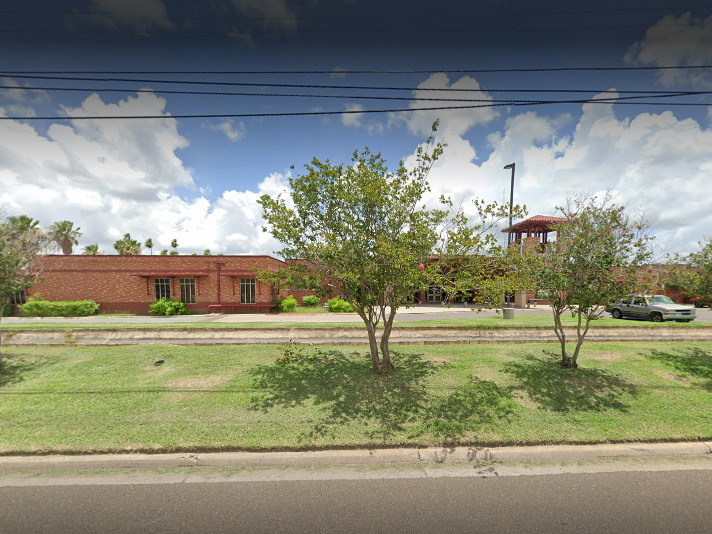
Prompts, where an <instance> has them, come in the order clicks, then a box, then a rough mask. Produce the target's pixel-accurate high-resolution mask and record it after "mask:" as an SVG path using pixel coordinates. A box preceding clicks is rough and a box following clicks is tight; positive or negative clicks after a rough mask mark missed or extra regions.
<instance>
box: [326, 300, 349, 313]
mask: <svg viewBox="0 0 712 534" xmlns="http://www.w3.org/2000/svg"><path fill="white" fill-rule="evenodd" d="M326 305H327V306H328V307H329V311H330V312H332V313H353V311H354V309H353V308H352V307H351V304H349V303H348V302H346V301H345V300H341V299H340V298H339V297H334V298H333V299H329V301H328V302H327V303H326Z"/></svg>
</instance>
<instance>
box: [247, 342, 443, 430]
mask: <svg viewBox="0 0 712 534" xmlns="http://www.w3.org/2000/svg"><path fill="white" fill-rule="evenodd" d="M392 359H393V362H394V364H395V366H396V369H395V370H394V371H392V372H390V373H384V374H377V373H374V372H373V371H372V370H371V362H370V359H368V358H367V357H365V356H364V355H363V354H360V353H358V352H354V353H350V354H344V353H343V352H341V351H340V350H329V351H323V350H317V352H316V353H315V354H311V355H308V356H306V357H305V356H302V357H298V358H296V359H295V360H294V361H291V362H288V363H279V362H277V363H274V364H271V365H262V366H258V367H256V368H254V369H253V370H251V371H250V374H251V375H252V379H253V383H254V386H255V387H256V388H257V391H258V392H257V393H256V394H255V395H254V396H253V398H252V399H251V408H252V409H254V410H261V411H265V412H266V411H268V410H270V409H272V408H275V407H277V406H281V407H298V406H307V405H314V406H317V407H318V408H319V409H320V410H321V411H322V412H325V413H326V418H325V419H322V420H321V422H320V423H317V424H316V426H315V428H314V430H313V431H312V432H311V433H310V434H309V437H314V436H315V435H321V434H328V433H330V432H331V430H330V429H331V428H332V427H334V426H336V425H345V424H363V423H369V422H370V423H371V427H373V424H375V426H376V428H375V429H373V432H374V433H379V434H380V433H382V432H383V433H386V432H390V431H392V430H401V429H402V428H403V425H405V424H406V423H408V422H409V421H412V420H414V419H415V418H416V417H417V414H418V413H420V412H421V411H422V409H423V406H424V402H425V398H426V395H425V392H424V391H423V386H422V381H423V379H424V378H426V377H427V376H429V375H430V374H431V373H432V372H433V371H434V367H433V366H432V364H431V363H430V362H429V361H427V360H424V359H423V358H422V356H421V355H417V354H400V353H397V352H392Z"/></svg>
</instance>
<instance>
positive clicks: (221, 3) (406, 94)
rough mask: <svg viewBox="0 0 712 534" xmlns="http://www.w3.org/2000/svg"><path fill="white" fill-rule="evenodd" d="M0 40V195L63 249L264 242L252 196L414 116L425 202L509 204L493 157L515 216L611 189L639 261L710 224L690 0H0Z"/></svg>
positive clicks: (383, 143) (390, 148)
mask: <svg viewBox="0 0 712 534" xmlns="http://www.w3.org/2000/svg"><path fill="white" fill-rule="evenodd" d="M705 3H706V4H708V5H707V7H705V6H704V5H703V4H705ZM464 4H467V5H466V6H465V5H464ZM0 49H1V50H2V51H3V53H2V55H1V56H0V118H1V119H2V120H0V209H1V210H2V211H4V212H5V214H6V215H19V214H26V215H29V216H31V217H33V218H34V219H37V220H39V221H40V224H41V226H43V227H45V228H46V227H47V226H49V225H50V224H52V223H53V222H55V221H60V220H70V221H72V222H73V223H74V225H75V227H80V228H81V232H82V235H81V237H80V238H79V247H77V252H79V251H81V248H82V247H83V246H85V245H88V244H94V243H96V244H98V245H99V246H100V248H101V249H102V250H103V251H104V252H105V253H107V254H114V253H115V251H114V250H113V246H112V245H113V243H114V241H116V240H117V239H119V238H121V237H122V236H123V235H124V234H125V233H130V234H131V236H132V237H133V238H134V239H138V240H140V241H145V240H146V239H147V238H151V239H152V240H153V242H154V250H153V253H154V254H155V253H158V251H159V250H160V249H163V248H166V249H169V248H170V243H171V240H173V239H176V240H177V241H178V244H179V247H178V251H179V252H180V253H181V254H190V253H194V252H197V253H199V254H202V253H203V251H204V250H205V249H209V250H210V251H211V252H212V253H213V254H217V253H224V254H269V255H276V254H275V252H277V251H279V250H280V248H281V247H280V244H279V243H278V242H276V241H275V240H274V239H273V238H272V237H271V236H270V235H269V234H268V233H265V232H263V231H262V227H263V220H262V218H261V209H260V206H259V205H258V204H257V202H256V201H257V199H258V198H259V197H260V196H261V195H262V194H265V193H266V194H270V195H278V194H280V193H284V191H286V190H288V178H289V177H290V176H295V175H296V174H298V173H301V172H303V169H304V167H303V166H304V164H306V163H308V162H310V161H311V160H312V158H314V157H316V158H318V159H320V160H325V159H329V160H330V161H332V162H334V163H341V162H348V161H349V160H350V157H351V154H352V153H353V151H354V150H360V149H362V148H363V147H364V146H368V147H369V148H370V149H371V150H373V151H380V152H381V153H382V154H383V156H384V157H385V158H386V160H387V161H388V164H389V167H390V168H391V169H396V168H397V166H398V163H399V161H400V160H403V161H404V162H405V164H406V165H408V164H410V163H411V162H412V161H413V159H414V153H415V151H416V148H417V147H418V145H419V144H420V143H423V142H424V140H425V139H426V138H427V136H428V133H429V131H430V126H431V124H432V123H433V121H435V120H439V121H440V127H439V130H438V133H437V140H438V141H442V142H445V143H446V144H447V147H446V149H445V153H444V155H443V157H442V158H441V159H440V160H439V161H438V162H437V164H436V166H435V167H434V168H433V169H432V171H431V173H430V176H429V182H430V185H431V189H432V194H431V196H430V197H429V198H428V199H426V200H427V201H429V202H432V201H433V199H435V198H437V197H438V196H439V195H440V194H446V195H449V196H451V198H452V199H453V200H454V201H455V202H456V203H457V204H460V203H462V205H463V206H464V207H465V208H466V209H468V210H469V209H470V208H469V206H470V201H471V200H472V198H480V199H484V200H487V201H498V202H502V201H508V199H509V194H510V189H509V188H510V177H511V175H510V171H509V170H505V169H503V167H504V166H505V165H507V164H509V163H515V164H516V171H515V186H514V202H515V203H517V204H524V205H526V206H527V209H528V213H529V215H530V216H531V215H552V214H555V208H556V206H558V205H562V204H563V203H564V202H565V200H566V196H567V194H568V193H572V192H573V193H584V194H586V193H591V194H594V193H598V192H603V191H611V192H613V193H614V194H615V195H616V201H617V202H619V203H623V204H626V205H627V206H628V208H629V209H630V210H631V212H639V213H643V214H644V215H645V217H646V218H647V219H648V220H649V221H650V224H651V229H652V234H654V235H655V240H654V246H655V250H656V255H657V257H658V258H659V259H663V258H664V256H665V255H666V254H669V253H686V252H692V251H695V250H697V248H698V242H699V241H701V240H706V239H708V238H710V237H712V195H711V191H712V186H711V185H710V184H712V128H711V121H712V99H711V98H710V92H711V91H712V67H710V66H712V3H710V2H700V1H698V2H691V3H690V5H689V6H686V7H685V6H682V7H680V6H676V5H675V3H674V2H672V1H670V0H647V1H645V2H643V1H641V0H633V1H628V2H620V1H617V2H614V1H610V0H602V1H599V2H596V3H595V4H579V3H572V2H563V1H558V0H537V1H533V0H484V1H472V2H467V3H464V2H451V1H448V0H443V1H441V2H438V3H433V2H426V1H422V0H410V1H408V2H402V1H392V2H382V1H381V2H376V1H373V0H329V1H326V0H305V1H294V0H211V1H205V2H203V1H188V0H174V1H172V0H75V1H65V0H54V1H50V0H24V1H15V0H5V1H4V2H3V3H2V7H0ZM671 67H678V68H671ZM697 67H702V68H697ZM705 67H707V68H705ZM220 93H221V94H220ZM227 93H231V94H227ZM683 93H685V94H683ZM690 93H693V94H690ZM426 99H429V100H426ZM433 99H436V100H433ZM437 99H441V100H437ZM442 99H451V100H450V101H448V100H442ZM452 99H459V101H457V100H456V101H453V100H452ZM467 99H469V100H474V102H464V101H463V100H467ZM448 107H450V108H451V109H447V108H448ZM458 107H459V109H458ZM424 108H441V109H424ZM443 108H444V109H443ZM453 108H454V109H453ZM290 114H291V115H290ZM110 116H114V117H117V116H120V117H127V116H133V117H135V116H141V117H143V116H149V117H152V118H140V119H107V118H105V117H110ZM81 117H93V118H91V119H83V118H81ZM292 166H294V169H293V170H292V169H291V167H292ZM502 239H506V238H505V237H504V235H503V236H502ZM144 253H145V254H148V253H150V252H149V251H148V250H146V251H144Z"/></svg>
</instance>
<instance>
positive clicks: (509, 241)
mask: <svg viewBox="0 0 712 534" xmlns="http://www.w3.org/2000/svg"><path fill="white" fill-rule="evenodd" d="M514 167H515V164H514V163H510V164H509V165H505V166H504V168H505V169H512V183H511V185H510V186H509V232H507V248H509V247H510V245H511V244H512V208H513V206H514ZM506 300H507V307H508V308H511V307H512V296H511V295H510V293H509V291H507V294H506Z"/></svg>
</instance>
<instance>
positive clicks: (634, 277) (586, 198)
mask: <svg viewBox="0 0 712 534" xmlns="http://www.w3.org/2000/svg"><path fill="white" fill-rule="evenodd" d="M557 212H559V213H561V214H562V215H563V217H564V218H565V221H563V222H560V223H558V224H556V225H554V226H553V229H554V230H555V231H556V239H555V240H553V241H549V242H548V243H547V244H546V247H545V249H544V251H543V252H538V251H534V250H532V251H529V253H528V261H530V262H531V263H529V265H530V267H531V268H532V273H533V275H534V278H535V281H536V286H537V289H539V290H544V291H546V292H547V293H548V294H549V298H550V300H551V309H552V313H553V318H554V331H555V333H556V336H557V337H558V339H559V342H560V345H561V362H560V364H561V365H562V366H565V367H570V368H576V367H577V366H578V356H579V353H580V351H581V346H582V345H583V343H584V341H585V338H586V334H587V333H588V330H589V328H590V326H591V322H592V321H594V320H596V319H598V318H600V317H601V315H602V314H603V312H604V311H605V308H606V306H607V305H608V304H610V303H611V302H613V301H617V300H620V299H622V298H623V297H625V296H626V295H628V294H630V293H632V292H634V291H636V289H638V288H639V287H640V284H641V280H640V279H639V276H638V273H639V271H640V267H641V266H642V265H644V264H645V263H647V262H648V261H649V259H650V258H651V251H650V246H649V245H650V243H649V242H650V239H651V238H650V237H648V235H647V231H648V227H647V224H646V223H645V221H644V219H643V217H642V215H632V214H630V213H629V212H628V211H627V210H626V208H625V206H622V205H617V204H615V203H614V202H613V196H612V195H611V194H610V193H605V194H603V195H600V196H595V195H594V196H591V195H573V194H572V195H569V196H568V198H567V202H566V206H562V207H557ZM566 312H570V313H571V315H572V316H573V317H574V318H576V345H575V348H574V352H573V354H569V353H568V351H567V340H566V332H565V330H564V327H563V324H562V320H561V318H562V316H563V315H564V313H566Z"/></svg>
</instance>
